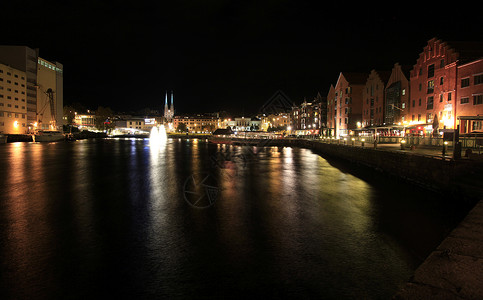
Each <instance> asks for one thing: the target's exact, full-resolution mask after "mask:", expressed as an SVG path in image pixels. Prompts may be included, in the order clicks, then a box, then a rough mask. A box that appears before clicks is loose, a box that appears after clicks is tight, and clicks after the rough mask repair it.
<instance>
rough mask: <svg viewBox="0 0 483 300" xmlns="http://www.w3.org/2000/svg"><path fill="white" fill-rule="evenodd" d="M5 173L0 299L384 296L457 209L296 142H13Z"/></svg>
mask: <svg viewBox="0 0 483 300" xmlns="http://www.w3.org/2000/svg"><path fill="white" fill-rule="evenodd" d="M0 170H1V171H0V179H1V181H0V187H1V189H0V191H2V192H1V194H0V222H1V223H0V225H1V229H0V254H1V257H2V265H1V268H2V269H1V273H0V293H1V294H0V298H3V299H10V298H11V299H14V298H15V299H16V298H36V299H39V298H85V297H93V296H95V297H98V296H100V295H109V296H114V295H122V296H129V297H133V298H137V299H139V298H144V297H146V298H152V297H153V296H156V297H161V298H162V297H169V298H203V297H230V298H233V297H235V298H236V297H252V296H254V295H256V296H262V297H266V298H277V297H282V296H287V297H292V298H298V297H316V298H338V299H340V298H389V297H390V296H391V295H392V294H393V293H394V292H395V291H396V290H397V288H398V286H400V285H401V284H403V283H404V282H405V281H406V280H407V279H408V278H409V276H410V275H411V272H412V271H413V270H414V268H415V267H416V266H417V264H418V263H419V262H420V261H421V259H423V258H424V256H425V255H427V254H428V253H429V251H431V250H432V249H433V248H434V247H435V246H436V245H437V244H438V243H439V241H440V240H441V239H442V237H443V236H444V235H445V234H446V233H448V231H449V230H450V229H451V228H452V227H453V226H454V225H455V224H456V223H457V221H459V220H460V218H461V217H462V215H463V214H464V211H462V210H456V209H454V208H453V207H451V206H448V205H443V204H438V203H437V202H436V201H433V200H434V199H432V198H431V197H432V196H431V193H428V192H424V191H420V190H418V189H415V188H413V187H410V186H404V185H401V183H398V182H393V181H390V180H387V179H385V178H383V177H382V176H378V175H377V174H374V173H373V172H369V171H364V170H362V171H361V170H359V171H354V172H353V171H352V170H355V167H353V166H350V165H348V164H340V163H337V162H332V161H328V160H326V159H324V158H322V157H320V156H319V155H316V154H314V153H312V152H311V151H310V150H308V149H300V148H287V147H278V148H277V147H267V148H256V147H239V146H232V145H213V144H208V143H206V142H205V141H203V140H193V139H190V140H189V141H188V140H174V139H168V141H166V143H164V144H162V145H150V144H149V142H148V141H147V140H142V139H135V140H134V139H133V140H109V139H106V140H84V141H77V142H73V143H50V144H42V143H13V144H6V145H0ZM199 172H206V173H209V174H211V175H212V176H213V177H215V178H216V182H217V183H218V184H219V185H218V189H219V190H218V195H217V196H218V197H217V201H216V202H215V203H214V205H213V206H211V207H209V208H206V209H196V208H193V207H191V206H190V205H188V204H187V203H186V201H185V200H184V196H183V192H184V191H183V184H184V183H185V181H186V179H187V178H188V177H189V176H190V175H191V174H193V173H199Z"/></svg>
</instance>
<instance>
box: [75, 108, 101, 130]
mask: <svg viewBox="0 0 483 300" xmlns="http://www.w3.org/2000/svg"><path fill="white" fill-rule="evenodd" d="M74 125H76V126H78V127H79V129H82V128H94V127H95V126H96V115H95V114H90V113H87V114H78V113H77V112H75V116H74Z"/></svg>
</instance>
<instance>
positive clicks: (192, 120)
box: [173, 116, 219, 133]
mask: <svg viewBox="0 0 483 300" xmlns="http://www.w3.org/2000/svg"><path fill="white" fill-rule="evenodd" d="M181 123H184V124H185V125H186V128H187V129H188V131H189V132H192V133H208V132H213V131H215V130H216V129H217V128H218V125H219V124H218V123H219V119H218V118H216V117H207V116H190V117H188V116H175V117H174V119H173V128H174V130H177V129H178V126H179V124H181Z"/></svg>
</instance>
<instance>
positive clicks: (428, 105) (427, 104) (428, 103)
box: [426, 96, 434, 109]
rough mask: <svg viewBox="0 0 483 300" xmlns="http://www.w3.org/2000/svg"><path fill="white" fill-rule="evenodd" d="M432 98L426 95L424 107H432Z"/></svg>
mask: <svg viewBox="0 0 483 300" xmlns="http://www.w3.org/2000/svg"><path fill="white" fill-rule="evenodd" d="M433 100H434V98H433V97H432V96H431V97H428V99H427V101H426V109H433Z"/></svg>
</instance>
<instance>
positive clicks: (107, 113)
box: [95, 106, 115, 131]
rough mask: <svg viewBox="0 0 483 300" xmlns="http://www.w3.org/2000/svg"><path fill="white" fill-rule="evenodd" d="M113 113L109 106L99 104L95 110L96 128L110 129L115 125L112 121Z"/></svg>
mask: <svg viewBox="0 0 483 300" xmlns="http://www.w3.org/2000/svg"><path fill="white" fill-rule="evenodd" d="M113 119H114V113H113V111H112V110H111V109H110V108H109V107H102V106H99V107H98V108H97V110H96V120H95V122H96V128H97V129H98V130H102V131H111V130H112V129H114V127H115V125H114V123H113Z"/></svg>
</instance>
